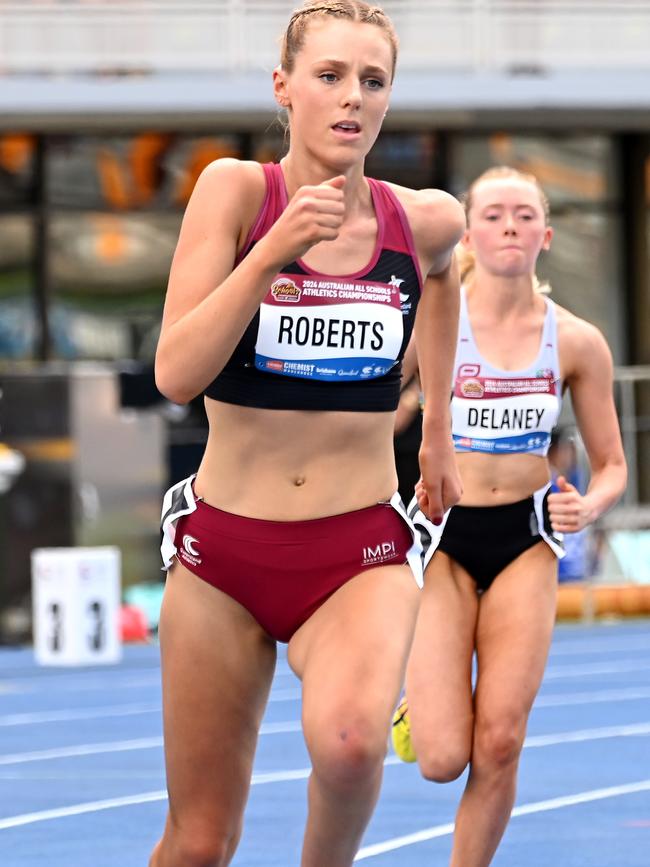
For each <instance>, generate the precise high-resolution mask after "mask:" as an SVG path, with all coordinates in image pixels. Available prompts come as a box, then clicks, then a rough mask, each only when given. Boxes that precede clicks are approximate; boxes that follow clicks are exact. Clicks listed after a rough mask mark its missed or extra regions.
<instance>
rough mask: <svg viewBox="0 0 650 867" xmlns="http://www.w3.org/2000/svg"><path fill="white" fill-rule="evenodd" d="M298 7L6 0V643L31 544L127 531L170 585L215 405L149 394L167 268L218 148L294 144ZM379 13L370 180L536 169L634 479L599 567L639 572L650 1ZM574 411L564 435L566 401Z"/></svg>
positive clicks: (1, 166) (143, 570)
mask: <svg viewBox="0 0 650 867" xmlns="http://www.w3.org/2000/svg"><path fill="white" fill-rule="evenodd" d="M291 8H292V5H291V4H290V3H285V2H275V0H268V2H262V0H258V2H252V0H192V2H181V0H65V2H64V0H58V2H57V0H49V2H36V0H21V2H6V0H5V2H2V3H0V386H1V388H2V393H3V397H2V399H0V425H1V431H0V439H1V440H2V441H3V442H4V444H5V446H6V447H8V448H5V452H4V454H5V456H6V455H7V454H9V463H11V456H12V455H13V456H14V458H15V456H16V455H18V456H19V457H18V458H17V460H18V461H19V463H23V466H22V471H21V472H20V473H19V474H18V475H15V476H13V477H12V473H11V472H8V473H7V474H6V476H7V479H9V477H11V478H12V480H11V482H10V481H7V482H6V484H5V487H6V488H7V490H5V492H4V493H3V494H0V612H1V614H0V640H5V641H11V640H13V639H14V638H16V639H17V638H20V637H21V636H22V637H24V636H25V635H26V634H27V631H28V628H29V624H28V615H27V613H26V612H27V611H28V604H29V581H30V565H29V556H30V552H31V551H32V550H33V549H34V548H35V547H43V546H60V545H95V544H109V543H110V544H113V543H115V542H116V541H118V543H119V544H120V547H121V550H122V555H123V565H124V571H123V579H124V583H125V586H128V585H130V584H134V583H138V582H143V581H145V582H146V581H152V580H153V581H155V580H157V579H158V577H159V569H158V563H157V553H156V540H157V536H156V532H157V531H156V521H157V512H158V502H159V496H160V492H161V490H162V489H163V488H164V487H165V485H166V484H167V482H168V481H170V480H175V479H177V478H180V477H182V475H184V474H187V471H189V470H190V469H191V468H192V467H193V466H194V465H195V463H196V459H197V456H198V454H199V452H200V448H201V444H202V442H203V439H204V436H205V429H204V422H203V417H202V410H201V406H200V402H199V401H195V402H194V403H193V404H192V405H190V406H189V407H186V408H180V407H176V406H173V405H170V404H167V403H166V402H162V401H160V400H159V396H158V395H156V393H155V389H154V387H153V382H152V376H151V364H152V359H153V354H154V349H155V344H156V339H157V334H158V327H159V321H160V314H161V309H162V303H163V297H164V290H165V281H166V275H167V272H168V267H169V262H170V258H171V255H172V252H173V247H174V243H175V239H176V236H177V233H178V229H179V225H180V220H181V216H182V211H183V208H184V206H185V204H186V202H187V199H188V197H189V195H190V192H191V190H192V187H193V184H194V182H195V180H196V178H197V176H198V174H199V173H200V171H201V169H202V168H203V166H204V165H205V164H206V163H208V162H209V161H210V160H213V159H215V158H217V157H219V156H225V155H231V156H240V157H243V158H254V159H259V160H264V159H273V158H276V157H278V156H279V155H280V154H281V153H282V150H283V147H284V141H283V132H282V129H281V128H280V126H279V124H278V123H277V113H276V107H275V105H274V102H273V98H272V91H271V78H270V73H271V70H272V68H273V66H274V64H275V63H276V62H277V56H278V41H279V35H280V34H281V32H282V30H283V27H284V26H285V24H286V20H287V17H288V13H289V12H290V11H291ZM385 8H386V10H387V11H388V12H389V13H390V14H391V15H392V16H393V18H394V20H395V23H396V26H397V30H398V33H399V34H400V39H401V55H400V60H399V64H398V75H397V79H396V83H395V87H394V95H393V99H392V104H391V109H390V112H389V114H388V117H387V118H386V123H385V128H384V131H383V132H382V134H381V136H380V139H379V141H378V142H377V145H376V146H375V148H374V150H373V151H372V153H371V155H370V157H369V159H368V164H367V171H368V174H370V175H375V176H377V177H381V178H385V179H387V180H393V181H396V182H398V183H404V184H406V185H409V186H415V187H423V186H437V187H441V188H443V189H446V190H449V191H450V192H452V193H454V194H458V193H460V192H461V191H462V190H463V189H465V187H466V186H467V184H468V182H469V181H470V180H471V179H472V178H474V177H475V176H476V175H477V174H479V173H480V172H481V171H482V170H483V169H485V168H486V167H488V166H490V165H493V164H495V163H497V164H499V163H508V164H511V165H515V166H517V167H519V168H522V169H524V170H528V171H532V172H533V173H534V174H535V175H537V177H538V178H539V180H540V181H541V183H542V185H543V186H544V187H545V189H546V190H547V192H548V194H549V197H550V200H551V206H552V213H553V218H552V222H553V225H554V226H555V228H556V237H555V240H554V243H553V249H552V250H551V252H550V253H549V254H548V255H547V256H546V257H545V258H544V260H543V262H542V269H541V270H542V274H543V276H544V277H546V278H548V279H550V281H551V284H552V286H553V297H554V298H555V299H556V300H557V301H559V302H560V303H561V304H564V305H566V306H567V307H568V308H569V309H571V310H573V311H574V312H576V313H577V314H578V315H580V316H583V317H585V318H587V319H589V320H590V321H593V322H595V323H596V324H597V325H598V326H599V327H600V328H601V329H602V330H603V331H604V333H605V335H606V337H607V339H608V341H609V343H610V345H611V347H612V351H613V353H614V358H615V363H616V365H617V374H616V376H617V384H616V398H617V403H618V406H619V410H620V415H621V421H622V425H623V431H624V438H625V447H626V453H627V456H628V460H629V462H630V467H631V479H630V485H629V488H628V491H627V493H626V496H625V499H624V501H623V503H622V504H621V506H619V507H618V509H617V510H615V512H614V513H612V515H610V516H609V517H608V518H607V520H606V521H605V522H603V524H602V526H601V528H599V529H600V530H602V538H604V539H605V540H607V539H609V538H610V536H611V535H612V534H617V544H618V549H619V550H618V554H617V555H616V556H613V555H612V556H611V557H610V558H609V560H608V561H607V563H606V564H605V566H603V565H602V563H601V565H600V567H599V568H601V570H602V569H603V568H604V569H605V573H606V574H605V576H604V577H605V578H607V579H609V578H611V577H612V576H613V577H614V578H615V579H616V580H621V579H624V580H640V579H641V578H643V577H644V576H643V574H641V573H643V571H644V570H643V569H639V568H635V569H634V570H633V572H634V574H630V563H632V564H633V565H634V566H635V567H638V565H639V554H638V551H641V552H642V556H641V559H642V560H643V557H645V554H647V553H648V543H647V538H648V533H647V528H648V527H649V526H650V514H649V512H650V510H649V508H648V503H649V501H650V470H649V469H648V467H649V466H650V463H649V461H648V458H649V457H650V424H649V419H650V385H649V383H650V367H649V366H648V365H650V240H649V239H650V209H649V203H650V111H649V109H650V104H649V103H650V89H649V88H648V87H647V82H648V76H649V73H650V55H649V54H648V51H647V46H648V44H650V4H648V3H646V2H628V0H618V2H604V0H594V2H587V0H574V2H562V0H535V2H524V0H522V2H498V0H456V2H442V0H419V2H407V0H394V2H386V3H385ZM563 424H564V426H565V427H566V428H567V429H568V430H569V431H571V425H572V419H571V414H570V409H568V410H567V411H566V412H565V417H564V421H563ZM578 445H579V443H578ZM578 452H579V450H578ZM579 457H580V453H579ZM639 546H640V547H639ZM643 552H645V553H643ZM648 559H650V554H648ZM646 571H647V570H646Z"/></svg>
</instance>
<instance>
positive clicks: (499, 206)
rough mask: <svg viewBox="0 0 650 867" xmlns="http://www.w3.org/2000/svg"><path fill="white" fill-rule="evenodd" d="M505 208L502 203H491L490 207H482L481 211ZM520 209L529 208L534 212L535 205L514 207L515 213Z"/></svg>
mask: <svg viewBox="0 0 650 867" xmlns="http://www.w3.org/2000/svg"><path fill="white" fill-rule="evenodd" d="M505 207H506V206H505V205H504V204H503V202H493V203H492V204H490V205H484V206H483V210H484V211H487V210H489V209H490V208H505ZM521 208H530V209H531V210H532V211H534V210H535V205H528V204H520V205H515V210H516V211H519V210H520V209H521Z"/></svg>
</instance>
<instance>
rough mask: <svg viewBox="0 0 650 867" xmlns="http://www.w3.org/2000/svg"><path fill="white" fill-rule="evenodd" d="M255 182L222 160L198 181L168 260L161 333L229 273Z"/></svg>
mask: <svg viewBox="0 0 650 867" xmlns="http://www.w3.org/2000/svg"><path fill="white" fill-rule="evenodd" d="M254 182H255V178H254V176H253V174H252V171H251V164H249V165H248V166H247V165H245V164H243V163H241V162H239V161H238V160H234V159H221V160H217V161H215V162H213V163H211V164H210V165H209V166H207V167H206V168H205V169H204V170H203V172H202V174H201V175H200V177H199V179H198V181H197V183H196V186H195V188H194V191H193V192H192V196H191V198H190V201H189V203H188V205H187V209H186V211H185V215H184V217H183V222H182V226H181V231H180V235H179V238H178V243H177V245H176V250H175V253H174V258H173V260H172V265H171V270H170V275H169V283H168V287H167V296H166V299H165V310H164V313H163V322H162V331H161V335H162V334H163V333H164V331H165V329H166V328H168V327H169V326H171V325H173V324H174V323H175V322H177V321H178V320H179V319H181V318H182V317H183V316H184V314H186V313H187V312H188V311H190V310H192V309H193V308H194V307H196V306H197V305H198V304H199V303H200V302H201V301H202V300H203V299H204V298H205V297H206V296H207V295H209V294H210V292H211V291H212V290H213V289H215V287H217V286H218V285H219V284H220V283H222V282H223V280H225V278H226V277H227V276H228V274H229V273H230V272H231V271H232V268H233V264H234V261H235V257H236V254H237V245H238V241H239V238H240V235H241V232H242V214H243V208H242V202H245V201H247V200H249V201H250V197H251V194H252V193H253V187H254Z"/></svg>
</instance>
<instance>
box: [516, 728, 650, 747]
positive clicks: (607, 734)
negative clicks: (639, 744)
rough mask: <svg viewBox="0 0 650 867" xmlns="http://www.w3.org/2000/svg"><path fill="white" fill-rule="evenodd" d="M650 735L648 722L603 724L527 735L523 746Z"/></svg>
mask: <svg viewBox="0 0 650 867" xmlns="http://www.w3.org/2000/svg"><path fill="white" fill-rule="evenodd" d="M645 735H650V722H646V723H636V724H632V725H625V726H603V727H602V728H599V729H582V730H580V729H578V730H577V731H572V732H558V733H557V734H551V735H529V736H528V737H527V738H526V740H525V741H524V747H527V748H529V749H534V748H535V747H549V746H555V745H556V744H577V743H582V742H583V741H600V740H606V739H607V738H632V737H644V736H645Z"/></svg>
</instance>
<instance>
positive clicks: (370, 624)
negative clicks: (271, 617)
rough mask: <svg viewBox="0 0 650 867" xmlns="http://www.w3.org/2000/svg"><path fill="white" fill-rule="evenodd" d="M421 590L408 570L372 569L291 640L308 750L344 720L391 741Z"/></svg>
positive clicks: (331, 600) (339, 592) (350, 583)
mask: <svg viewBox="0 0 650 867" xmlns="http://www.w3.org/2000/svg"><path fill="white" fill-rule="evenodd" d="M420 592H421V591H420V590H419V589H418V587H417V585H416V583H415V580H414V578H413V575H412V573H411V571H410V569H409V568H408V567H407V566H383V567H381V568H379V569H370V570H368V571H366V572H363V573H362V574H361V575H358V576H356V577H355V578H353V579H351V580H350V581H348V582H347V583H346V584H344V585H343V587H341V588H340V589H339V590H337V592H336V593H335V594H334V595H333V596H331V597H330V598H329V599H328V600H327V602H326V603H325V604H324V605H323V606H321V608H319V610H318V611H317V612H316V613H315V614H313V615H312V617H311V618H310V619H309V620H308V621H307V623H306V624H305V625H304V626H303V627H302V628H301V629H300V630H299V631H298V632H297V633H296V635H295V636H294V637H293V639H292V640H291V643H290V645H289V654H290V655H289V661H290V663H291V665H292V666H293V668H294V671H296V673H297V674H298V676H299V677H301V678H302V681H303V728H304V731H305V738H306V740H307V744H308V746H310V739H311V738H312V736H313V737H318V736H319V735H320V734H323V733H324V732H326V731H328V730H331V731H334V729H333V728H331V727H332V726H334V727H336V726H337V724H339V723H340V721H341V720H342V719H347V720H348V721H349V722H350V724H351V725H354V724H355V722H358V723H359V725H361V726H362V727H366V726H370V728H371V729H372V731H373V732H375V733H377V732H379V733H381V734H380V736H381V737H382V738H385V735H386V732H387V731H388V727H389V724H390V717H391V714H392V710H393V707H394V704H395V702H396V700H397V697H398V695H399V690H400V686H401V683H402V679H403V676H404V668H405V664H406V656H407V653H408V649H409V646H410V642H411V638H412V633H413V626H414V623H415V615H416V611H417V604H418V600H419V597H420ZM368 734H369V735H371V732H370V731H369V732H368ZM310 748H311V747H310Z"/></svg>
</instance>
